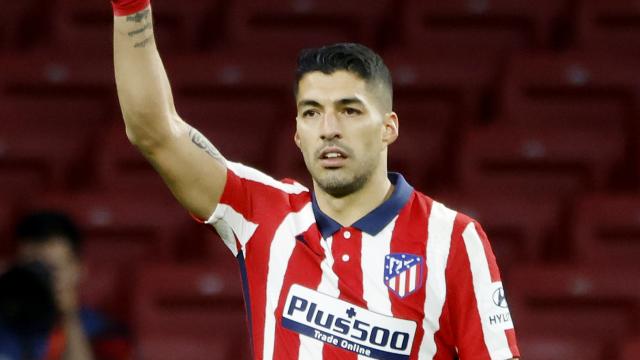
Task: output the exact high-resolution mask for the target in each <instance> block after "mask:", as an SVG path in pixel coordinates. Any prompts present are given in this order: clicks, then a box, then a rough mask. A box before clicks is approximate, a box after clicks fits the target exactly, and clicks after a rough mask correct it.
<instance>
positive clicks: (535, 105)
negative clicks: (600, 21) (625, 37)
mask: <svg viewBox="0 0 640 360" xmlns="http://www.w3.org/2000/svg"><path fill="white" fill-rule="evenodd" d="M637 63H638V59H637V58H633V57H628V56H612V55H610V54H606V53H597V52H584V53H579V52H573V53H566V54H562V55H557V54H520V55H516V56H515V57H514V58H513V59H512V60H511V62H510V66H509V67H508V70H507V74H506V76H505V79H506V80H505V83H504V86H503V88H502V103H503V108H502V114H501V115H502V116H501V119H500V120H501V121H503V122H509V123H512V124H517V125H518V126H523V127H528V128H553V129H558V130H560V131H561V130H563V129H566V130H571V129H586V130H593V131H596V132H601V131H603V130H611V131H623V130H625V129H627V128H628V127H629V126H630V122H631V118H632V116H633V114H632V110H633V106H634V101H633V100H634V99H633V93H634V91H635V88H636V87H637V84H638V81H640V71H639V70H638V66H637Z"/></svg>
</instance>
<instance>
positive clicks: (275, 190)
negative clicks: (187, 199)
mask: <svg viewBox="0 0 640 360" xmlns="http://www.w3.org/2000/svg"><path fill="white" fill-rule="evenodd" d="M302 193H308V190H307V189H306V188H305V187H304V186H302V185H300V184H298V183H295V182H293V183H286V182H283V181H278V180H275V179H274V178H272V177H270V176H268V175H266V174H264V173H262V172H260V171H259V170H256V169H254V168H251V167H248V166H246V165H243V164H240V163H234V162H230V161H228V162H227V181H226V183H225V187H224V190H223V192H222V196H221V198H220V202H219V203H218V205H217V206H216V208H215V209H214V211H213V213H212V214H211V216H210V217H209V219H207V220H206V221H205V223H206V224H209V225H212V226H213V227H214V228H215V230H216V231H217V232H218V234H219V235H220V237H221V238H222V240H223V241H224V243H225V245H226V246H227V247H228V248H229V249H230V250H231V252H232V253H233V254H234V255H237V254H238V251H240V250H241V249H242V248H244V247H245V245H246V244H247V243H248V242H249V240H250V239H251V238H252V237H253V235H254V233H255V231H256V229H257V228H258V224H261V223H263V222H265V221H268V220H269V219H274V218H277V216H278V214H279V213H282V214H285V213H287V212H288V211H289V207H290V199H289V198H290V196H291V195H296V194H302Z"/></svg>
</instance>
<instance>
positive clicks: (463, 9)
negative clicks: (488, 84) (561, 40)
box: [404, 0, 565, 60]
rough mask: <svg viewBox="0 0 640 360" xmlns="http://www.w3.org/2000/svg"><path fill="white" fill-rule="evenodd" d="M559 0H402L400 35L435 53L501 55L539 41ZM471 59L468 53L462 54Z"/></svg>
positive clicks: (546, 38) (560, 3) (412, 44)
mask: <svg viewBox="0 0 640 360" xmlns="http://www.w3.org/2000/svg"><path fill="white" fill-rule="evenodd" d="M564 3H565V2H564V1H557V0H543V1H535V2H531V1H521V0H519V1H513V0H494V1H485V0H454V1H446V2H442V1H438V0H427V1H425V0H408V1H407V2H406V4H407V5H406V8H405V14H404V19H405V20H404V23H405V24H406V27H405V31H404V35H405V37H406V41H407V45H408V46H409V47H412V48H418V49H428V51H433V52H435V53H441V52H456V53H459V54H461V55H462V56H465V55H466V56H475V55H476V54H478V53H486V54H492V55H495V56H498V55H504V54H505V53H508V52H510V51H511V50H514V49H522V48H532V47H543V46H545V45H546V44H547V43H548V41H549V37H550V33H551V28H552V25H553V20H554V19H555V18H556V17H557V16H558V15H559V14H560V12H561V10H562V7H563V5H564ZM468 60H472V58H468Z"/></svg>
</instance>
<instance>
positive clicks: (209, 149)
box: [189, 127, 225, 163]
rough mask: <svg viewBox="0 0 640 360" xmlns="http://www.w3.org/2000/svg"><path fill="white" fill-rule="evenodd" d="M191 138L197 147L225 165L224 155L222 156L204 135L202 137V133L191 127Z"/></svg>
mask: <svg viewBox="0 0 640 360" xmlns="http://www.w3.org/2000/svg"><path fill="white" fill-rule="evenodd" d="M189 137H190V138H191V141H192V142H193V143H194V144H195V145H196V146H197V147H199V148H200V149H202V150H204V152H206V153H207V154H209V156H211V157H212V158H214V159H216V160H218V161H221V162H222V163H224V161H225V160H224V157H223V156H222V154H220V152H219V151H218V149H216V148H215V146H213V144H211V142H210V141H209V140H208V139H207V138H206V137H205V136H204V135H202V133H200V132H199V131H198V130H196V129H194V128H192V127H190V128H189Z"/></svg>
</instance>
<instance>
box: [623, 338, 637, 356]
mask: <svg viewBox="0 0 640 360" xmlns="http://www.w3.org/2000/svg"><path fill="white" fill-rule="evenodd" d="M638 354H640V336H636V337H635V338H633V339H630V340H628V341H626V342H625V343H624V345H623V347H622V355H621V356H620V360H634V359H636V358H637V357H638Z"/></svg>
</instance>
